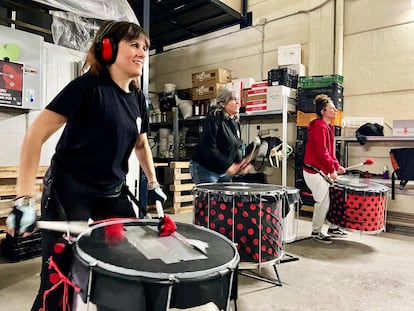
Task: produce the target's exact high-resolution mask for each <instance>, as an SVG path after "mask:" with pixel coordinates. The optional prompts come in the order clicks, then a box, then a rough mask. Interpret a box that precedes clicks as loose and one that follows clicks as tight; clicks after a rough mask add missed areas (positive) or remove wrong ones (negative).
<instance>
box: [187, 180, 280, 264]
mask: <svg viewBox="0 0 414 311" xmlns="http://www.w3.org/2000/svg"><path fill="white" fill-rule="evenodd" d="M193 192H194V205H195V206H194V223H195V224H196V225H200V226H203V227H207V228H209V229H211V230H214V231H216V232H219V233H221V234H222V235H224V236H226V237H227V238H228V239H230V240H231V241H232V242H233V243H235V244H236V246H237V249H238V251H239V255H240V261H241V262H254V263H263V262H269V261H273V260H276V259H279V258H280V257H281V256H283V219H282V207H283V195H284V190H283V189H281V188H280V187H278V186H275V185H269V184H254V183H217V184H213V183H212V184H199V185H197V186H196V187H195V189H194V191H193Z"/></svg>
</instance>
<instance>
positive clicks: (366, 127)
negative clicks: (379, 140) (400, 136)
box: [355, 123, 384, 145]
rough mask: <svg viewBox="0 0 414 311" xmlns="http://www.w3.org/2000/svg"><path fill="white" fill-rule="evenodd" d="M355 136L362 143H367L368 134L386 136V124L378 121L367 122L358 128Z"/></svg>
mask: <svg viewBox="0 0 414 311" xmlns="http://www.w3.org/2000/svg"><path fill="white" fill-rule="evenodd" d="M355 136H356V139H357V140H358V142H359V143H360V144H361V145H365V143H366V141H367V136H384V126H382V125H380V124H378V123H365V124H363V125H361V126H360V127H359V128H358V129H357V130H356V132H355Z"/></svg>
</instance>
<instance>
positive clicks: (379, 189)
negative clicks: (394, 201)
mask: <svg viewBox="0 0 414 311" xmlns="http://www.w3.org/2000/svg"><path fill="white" fill-rule="evenodd" d="M358 183H360V184H363V185H365V186H364V187H352V185H350V184H348V183H347V181H346V180H336V181H335V182H334V185H333V187H338V188H345V189H347V190H348V189H349V190H352V191H355V192H372V193H387V192H388V191H389V190H390V189H389V187H387V186H385V185H383V184H381V183H378V182H375V181H370V182H369V183H367V182H358ZM370 185H372V186H374V187H375V188H374V189H373V188H370Z"/></svg>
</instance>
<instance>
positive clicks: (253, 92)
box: [247, 86, 267, 97]
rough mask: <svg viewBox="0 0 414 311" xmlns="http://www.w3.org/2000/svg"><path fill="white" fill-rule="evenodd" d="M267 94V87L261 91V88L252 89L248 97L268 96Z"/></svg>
mask: <svg viewBox="0 0 414 311" xmlns="http://www.w3.org/2000/svg"><path fill="white" fill-rule="evenodd" d="M266 93H267V86H265V87H263V88H261V89H259V88H254V89H250V90H247V96H248V97H250V96H256V95H266Z"/></svg>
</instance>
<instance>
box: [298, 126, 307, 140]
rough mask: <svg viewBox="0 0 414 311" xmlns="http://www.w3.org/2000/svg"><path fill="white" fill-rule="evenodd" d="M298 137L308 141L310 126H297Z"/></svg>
mask: <svg viewBox="0 0 414 311" xmlns="http://www.w3.org/2000/svg"><path fill="white" fill-rule="evenodd" d="M296 139H297V140H300V141H303V142H307V141H308V128H307V127H303V126H298V127H297V128H296Z"/></svg>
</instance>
